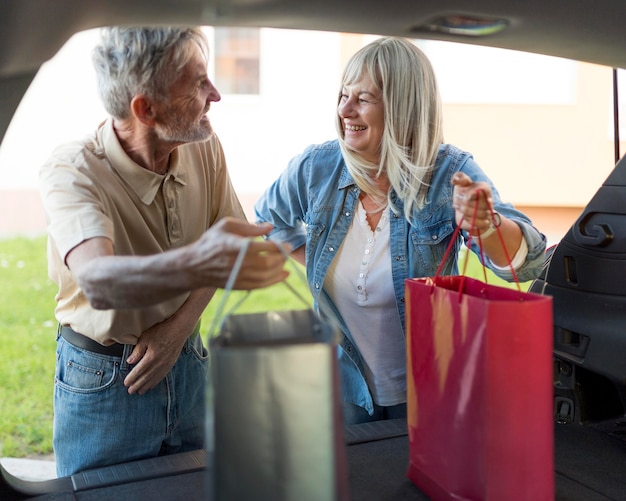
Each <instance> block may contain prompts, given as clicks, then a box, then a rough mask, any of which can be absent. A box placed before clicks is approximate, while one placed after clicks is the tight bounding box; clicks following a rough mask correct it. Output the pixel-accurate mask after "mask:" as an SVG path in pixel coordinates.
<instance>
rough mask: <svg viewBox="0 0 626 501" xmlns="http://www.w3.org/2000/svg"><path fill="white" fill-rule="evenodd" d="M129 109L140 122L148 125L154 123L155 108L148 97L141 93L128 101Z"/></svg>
mask: <svg viewBox="0 0 626 501" xmlns="http://www.w3.org/2000/svg"><path fill="white" fill-rule="evenodd" d="M130 109H131V111H132V112H133V115H135V117H136V118H137V120H139V121H140V122H141V123H143V124H145V125H149V126H151V125H154V120H155V118H156V110H155V109H154V106H153V105H152V101H150V99H149V98H147V97H146V96H144V95H143V94H138V95H136V96H135V97H133V99H132V100H131V102H130Z"/></svg>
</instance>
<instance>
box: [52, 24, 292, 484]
mask: <svg viewBox="0 0 626 501" xmlns="http://www.w3.org/2000/svg"><path fill="white" fill-rule="evenodd" d="M93 60H94V65H95V68H96V72H97V76H98V85H99V90H100V95H101V98H102V100H103V102H104V105H105V107H106V110H107V112H108V113H109V114H110V118H108V119H107V120H105V121H104V122H103V123H101V124H100V125H99V126H98V128H97V129H96V131H95V133H93V134H92V135H90V136H89V137H87V138H85V139H83V140H81V141H77V142H74V143H71V144H68V145H64V146H62V147H60V148H58V149H57V150H56V151H55V152H54V153H53V155H52V157H51V159H50V160H49V161H48V162H47V163H46V165H44V166H43V168H42V169H41V173H40V184H41V192H42V198H43V201H44V207H45V210H46V214H47V218H48V223H49V224H48V230H49V246H48V248H49V251H48V260H49V274H50V277H51V278H52V279H53V280H54V281H55V282H56V283H57V284H58V287H59V291H58V294H57V296H56V300H57V306H56V310H55V315H56V318H57V320H58V323H59V329H58V335H57V340H58V347H57V367H56V374H55V393H54V433H53V443H54V451H55V456H56V462H57V473H58V475H59V476H66V475H71V474H73V473H75V472H78V471H81V470H85V469H88V468H93V467H99V466H104V465H109V464H115V463H122V462H126V461H130V460H135V459H142V458H148V457H154V456H157V455H162V454H168V453H175V452H181V451H186V450H192V449H197V448H201V447H202V446H203V440H204V434H203V431H204V391H205V386H204V383H205V380H206V376H207V360H206V350H205V349H204V348H203V345H202V340H201V338H200V336H199V335H198V323H199V318H200V315H201V313H202V311H203V310H204V308H205V307H206V305H207V303H208V301H209V300H210V299H211V297H212V295H213V294H214V292H215V288H216V287H221V286H223V285H224V284H225V283H226V280H227V278H228V275H229V272H230V269H231V267H232V264H233V263H234V260H235V258H236V256H237V254H238V252H239V249H240V248H241V246H242V243H243V242H244V241H245V240H246V239H247V238H250V237H257V236H261V235H263V234H265V233H267V232H268V231H269V230H270V226H268V225H261V226H256V225H251V224H248V223H247V222H246V221H245V216H244V213H243V211H242V208H241V205H240V203H239V201H238V199H237V196H236V194H235V192H234V190H233V187H232V185H231V181H230V178H229V175H228V171H227V169H226V163H225V160H224V153H223V151H222V147H221V145H220V142H219V140H218V138H217V137H216V135H215V134H214V133H213V131H212V129H211V125H210V123H209V119H208V117H207V112H208V111H209V108H210V106H211V103H212V102H216V101H219V100H220V94H219V92H218V91H217V89H216V88H215V87H214V85H213V84H212V83H211V81H210V80H209V78H208V75H207V63H208V43H207V40H206V38H205V36H204V35H203V33H202V31H201V30H199V29H196V28H193V29H190V28H110V29H105V30H103V32H102V40H101V42H100V44H99V45H98V46H97V47H96V48H95V50H94V56H93ZM283 263H284V255H283V253H282V252H280V250H279V249H278V248H277V247H276V245H275V244H272V243H270V242H265V241H262V240H260V239H254V240H253V241H252V243H251V245H250V247H249V249H248V251H247V253H246V257H245V260H244V262H243V266H242V268H241V271H240V273H239V275H238V279H237V282H236V283H235V288H239V289H252V288H257V287H264V286H267V285H271V284H273V283H276V282H278V281H281V280H283V279H284V278H285V277H286V272H285V271H284V270H283Z"/></svg>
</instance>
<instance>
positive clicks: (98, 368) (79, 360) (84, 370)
mask: <svg viewBox="0 0 626 501" xmlns="http://www.w3.org/2000/svg"><path fill="white" fill-rule="evenodd" d="M119 372H120V363H119V360H117V359H115V358H114V357H109V356H105V355H98V354H95V353H91V352H88V351H85V350H81V349H79V348H76V347H74V346H72V345H70V344H69V343H67V342H64V343H61V346H59V350H58V352H57V366H56V373H55V384H56V386H57V387H58V388H60V389H63V390H66V391H70V392H74V393H96V392H99V391H103V390H106V389H107V388H109V387H110V386H111V385H113V384H114V382H115V380H116V379H117V377H118V375H119Z"/></svg>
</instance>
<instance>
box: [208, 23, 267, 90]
mask: <svg viewBox="0 0 626 501" xmlns="http://www.w3.org/2000/svg"><path fill="white" fill-rule="evenodd" d="M259 32H260V30H259V29H258V28H215V43H214V47H215V48H214V51H215V86H216V87H217V90H219V91H220V93H221V94H258V93H259V55H260V45H261V44H260V36H259Z"/></svg>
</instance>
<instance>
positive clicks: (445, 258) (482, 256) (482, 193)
mask: <svg viewBox="0 0 626 501" xmlns="http://www.w3.org/2000/svg"><path fill="white" fill-rule="evenodd" d="M476 196H477V202H478V201H479V200H480V197H481V196H484V197H485V199H486V198H487V194H486V193H485V191H484V190H478V191H477V192H476ZM489 210H490V211H491V217H492V218H494V217H495V213H494V210H493V207H491V206H490V207H489ZM477 213H478V203H476V206H475V207H474V214H473V215H472V228H476V230H477V231H478V233H477V234H476V235H472V233H471V232H470V234H469V239H468V241H467V247H468V251H469V247H470V246H471V243H472V238H474V237H478V247H479V249H480V262H481V264H482V265H483V274H484V277H485V283H487V268H486V266H485V254H484V249H483V241H482V238H481V236H480V230H479V229H478V228H477V227H476V214H477ZM460 232H461V225H460V224H458V225H457V226H456V228H455V229H454V233H453V234H452V238H451V239H450V243H449V244H448V247H447V248H446V252H445V254H444V256H443V258H442V260H441V263H439V267H438V268H437V272H436V273H435V278H438V277H439V276H440V275H441V271H442V269H443V267H444V265H445V263H446V262H447V261H448V257H449V256H450V252H451V251H452V246H453V245H454V243H455V242H456V239H457V238H458V236H459V233H460ZM496 233H497V234H498V238H499V240H500V244H501V245H502V249H503V250H504V255H505V256H506V260H507V262H508V263H509V268H510V269H511V273H512V274H513V279H514V280H515V283H516V284H517V289H518V290H519V291H521V290H522V288H521V286H520V283H519V279H518V278H517V273H515V269H514V268H513V265H512V264H511V257H510V255H509V251H508V250H507V248H506V244H505V242H504V237H503V236H502V233H501V232H500V227H499V226H496ZM468 261H469V256H467V257H466V258H465V262H464V263H463V271H462V273H461V275H462V276H463V277H465V272H466V270H467V262H468ZM461 290H463V280H461Z"/></svg>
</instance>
